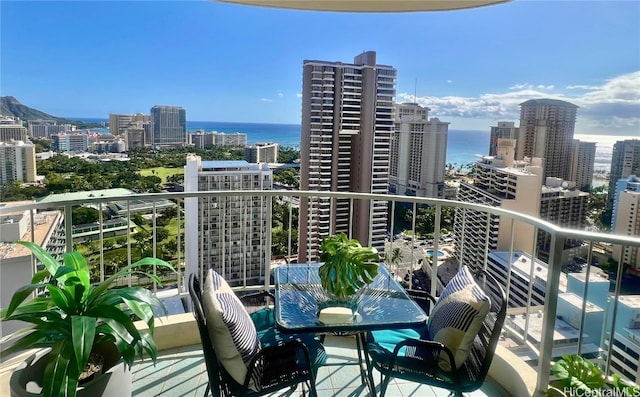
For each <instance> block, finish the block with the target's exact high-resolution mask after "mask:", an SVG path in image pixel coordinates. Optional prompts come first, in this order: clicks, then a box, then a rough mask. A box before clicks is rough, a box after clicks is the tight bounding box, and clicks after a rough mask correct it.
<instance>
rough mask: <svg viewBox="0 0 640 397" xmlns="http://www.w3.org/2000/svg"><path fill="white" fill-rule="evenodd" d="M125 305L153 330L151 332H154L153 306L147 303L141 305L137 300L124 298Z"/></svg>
mask: <svg viewBox="0 0 640 397" xmlns="http://www.w3.org/2000/svg"><path fill="white" fill-rule="evenodd" d="M124 303H125V304H126V305H127V306H128V307H129V309H131V311H132V312H133V314H135V315H136V316H138V318H140V320H142V321H144V322H145V323H146V324H147V325H148V326H149V328H150V329H151V332H153V324H154V314H153V309H152V308H151V306H150V305H149V304H147V303H140V302H138V301H136V300H131V299H126V298H124Z"/></svg>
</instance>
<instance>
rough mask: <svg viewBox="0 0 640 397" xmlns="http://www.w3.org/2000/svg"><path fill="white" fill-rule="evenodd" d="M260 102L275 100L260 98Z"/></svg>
mask: <svg viewBox="0 0 640 397" xmlns="http://www.w3.org/2000/svg"><path fill="white" fill-rule="evenodd" d="M260 102H273V99H269V98H260Z"/></svg>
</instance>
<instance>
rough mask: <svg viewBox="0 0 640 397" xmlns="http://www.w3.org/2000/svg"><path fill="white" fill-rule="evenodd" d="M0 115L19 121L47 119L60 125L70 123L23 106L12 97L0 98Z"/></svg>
mask: <svg viewBox="0 0 640 397" xmlns="http://www.w3.org/2000/svg"><path fill="white" fill-rule="evenodd" d="M0 114H1V115H3V116H14V117H20V120H23V121H26V120H37V119H47V120H56V121H58V122H60V123H65V124H66V123H71V122H70V121H69V120H67V119H65V118H62V117H55V116H52V115H50V114H48V113H45V112H41V111H39V110H37V109H34V108H30V107H29V106H27V105H23V104H21V103H20V101H18V100H17V99H16V98H14V97H12V96H3V97H0Z"/></svg>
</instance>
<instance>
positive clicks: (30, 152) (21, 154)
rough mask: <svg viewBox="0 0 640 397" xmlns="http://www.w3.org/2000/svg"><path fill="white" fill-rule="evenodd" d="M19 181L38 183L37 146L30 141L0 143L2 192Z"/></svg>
mask: <svg viewBox="0 0 640 397" xmlns="http://www.w3.org/2000/svg"><path fill="white" fill-rule="evenodd" d="M17 181H22V182H26V183H32V182H35V181H36V146H35V145H34V144H33V143H31V142H28V141H27V142H22V141H9V142H0V190H1V189H2V188H3V187H4V186H5V185H7V184H9V183H12V182H17Z"/></svg>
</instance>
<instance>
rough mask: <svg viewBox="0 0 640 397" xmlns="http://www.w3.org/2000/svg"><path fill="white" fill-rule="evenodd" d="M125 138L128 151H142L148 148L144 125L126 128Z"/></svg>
mask: <svg viewBox="0 0 640 397" xmlns="http://www.w3.org/2000/svg"><path fill="white" fill-rule="evenodd" d="M124 137H125V142H126V144H127V145H126V148H127V150H130V149H140V148H143V147H145V146H147V142H146V140H145V138H146V135H145V131H144V128H143V127H142V125H140V126H131V127H128V128H126V129H125V130H124Z"/></svg>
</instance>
